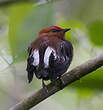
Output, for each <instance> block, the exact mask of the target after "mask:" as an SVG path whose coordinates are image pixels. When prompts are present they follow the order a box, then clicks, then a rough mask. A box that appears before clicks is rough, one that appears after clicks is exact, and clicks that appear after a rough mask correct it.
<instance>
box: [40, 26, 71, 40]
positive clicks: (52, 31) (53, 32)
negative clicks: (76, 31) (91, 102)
mask: <svg viewBox="0 0 103 110" xmlns="http://www.w3.org/2000/svg"><path fill="white" fill-rule="evenodd" d="M69 30H70V28H68V29H67V28H66V29H63V28H61V27H58V26H47V27H45V28H43V29H42V30H40V31H39V36H50V37H52V36H56V37H59V38H61V39H63V38H64V34H65V32H67V31H69Z"/></svg>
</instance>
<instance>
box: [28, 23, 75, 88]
mask: <svg viewBox="0 0 103 110" xmlns="http://www.w3.org/2000/svg"><path fill="white" fill-rule="evenodd" d="M69 30H70V28H65V29H64V28H61V27H60V26H54V25H53V26H52V25H51V26H46V27H44V28H43V29H41V30H40V31H39V32H38V37H37V39H36V40H34V41H32V42H31V44H30V45H29V47H28V58H27V68H26V70H27V77H28V82H29V83H30V82H31V81H32V80H33V76H34V74H35V76H36V77H37V78H38V79H41V80H42V87H43V88H46V84H45V83H44V81H47V80H50V81H51V83H52V84H55V82H56V80H58V79H61V76H62V75H63V74H64V73H65V72H66V71H67V69H68V68H69V66H70V64H71V61H72V59H73V46H72V43H71V42H70V41H68V40H66V39H65V33H66V32H67V31H69Z"/></svg>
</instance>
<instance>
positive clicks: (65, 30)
mask: <svg viewBox="0 0 103 110" xmlns="http://www.w3.org/2000/svg"><path fill="white" fill-rule="evenodd" d="M69 30H71V29H70V28H68V29H63V30H62V32H64V33H65V32H67V31H69Z"/></svg>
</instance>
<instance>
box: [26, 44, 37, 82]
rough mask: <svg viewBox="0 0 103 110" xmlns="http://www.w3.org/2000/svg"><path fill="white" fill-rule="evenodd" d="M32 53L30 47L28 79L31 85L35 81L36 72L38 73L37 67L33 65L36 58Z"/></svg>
mask: <svg viewBox="0 0 103 110" xmlns="http://www.w3.org/2000/svg"><path fill="white" fill-rule="evenodd" d="M31 53H32V47H31V46H29V47H28V59H27V68H26V70H27V73H28V74H27V77H28V82H29V83H30V82H31V81H32V79H33V75H34V72H36V67H35V66H33V65H32V63H33V61H34V58H33V56H32V55H31Z"/></svg>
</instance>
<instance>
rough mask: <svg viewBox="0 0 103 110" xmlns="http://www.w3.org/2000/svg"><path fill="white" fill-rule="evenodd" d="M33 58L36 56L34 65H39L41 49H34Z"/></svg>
mask: <svg viewBox="0 0 103 110" xmlns="http://www.w3.org/2000/svg"><path fill="white" fill-rule="evenodd" d="M33 58H34V62H33V65H34V66H37V65H39V50H37V49H35V50H34V51H33Z"/></svg>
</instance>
